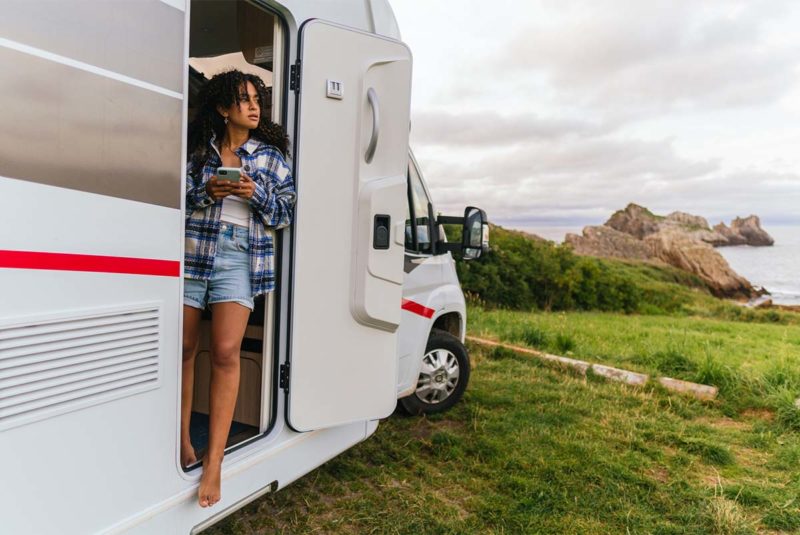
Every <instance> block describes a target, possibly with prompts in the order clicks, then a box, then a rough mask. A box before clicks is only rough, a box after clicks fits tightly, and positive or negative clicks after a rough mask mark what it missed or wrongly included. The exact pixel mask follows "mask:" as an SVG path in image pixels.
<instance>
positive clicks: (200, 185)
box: [186, 162, 215, 217]
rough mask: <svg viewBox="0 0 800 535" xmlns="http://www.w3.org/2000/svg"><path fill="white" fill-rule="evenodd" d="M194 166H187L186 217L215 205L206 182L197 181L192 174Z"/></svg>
mask: <svg viewBox="0 0 800 535" xmlns="http://www.w3.org/2000/svg"><path fill="white" fill-rule="evenodd" d="M191 171H192V164H191V162H188V163H187V164H186V217H189V216H190V215H191V214H192V212H195V211H197V210H202V209H203V208H205V207H207V206H211V205H212V204H214V202H215V201H214V199H212V198H211V196H210V195H209V194H208V192H207V191H206V182H205V180H203V179H202V178H201V179H200V180H197V179H196V178H195V177H194V176H192V174H191Z"/></svg>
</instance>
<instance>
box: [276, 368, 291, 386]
mask: <svg viewBox="0 0 800 535" xmlns="http://www.w3.org/2000/svg"><path fill="white" fill-rule="evenodd" d="M278 385H279V386H280V387H281V388H282V389H284V390H287V391H288V390H289V363H288V362H287V363H286V364H281V367H280V373H279V374H278Z"/></svg>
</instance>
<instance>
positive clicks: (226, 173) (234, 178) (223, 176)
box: [217, 167, 241, 182]
mask: <svg viewBox="0 0 800 535" xmlns="http://www.w3.org/2000/svg"><path fill="white" fill-rule="evenodd" d="M240 177H241V171H240V170H239V168H238V167H217V180H227V181H229V182H239V180H240Z"/></svg>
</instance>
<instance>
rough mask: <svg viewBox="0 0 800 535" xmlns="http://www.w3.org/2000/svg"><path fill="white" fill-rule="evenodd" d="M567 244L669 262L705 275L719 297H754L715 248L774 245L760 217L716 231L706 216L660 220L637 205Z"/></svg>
mask: <svg viewBox="0 0 800 535" xmlns="http://www.w3.org/2000/svg"><path fill="white" fill-rule="evenodd" d="M565 242H566V243H567V244H569V245H570V246H572V248H573V250H574V251H575V252H576V253H577V254H580V255H586V256H599V257H607V258H623V259H629V260H644V261H648V262H654V263H657V264H667V265H670V266H674V267H677V268H680V269H682V270H684V271H688V272H690V273H693V274H695V275H697V276H698V277H700V278H701V279H702V280H703V281H704V282H705V283H706V284H707V285H708V287H709V289H710V290H711V291H712V292H713V293H714V294H715V295H717V296H719V297H735V298H750V297H752V296H754V295H755V293H756V292H755V290H754V289H753V287H752V285H751V284H750V282H748V281H747V279H745V278H744V277H742V276H740V275H738V274H737V273H736V272H735V271H734V270H733V269H732V268H731V267H730V265H728V262H727V261H726V260H725V259H724V258H723V257H722V255H721V254H719V253H718V252H717V251H715V250H714V247H722V246H727V245H753V246H764V245H772V244H773V243H774V240H773V239H772V237H770V235H769V234H767V232H766V231H764V230H763V229H762V228H761V222H760V220H759V218H758V217H757V216H750V217H747V218H744V219H742V218H736V219H735V220H734V221H733V222H732V223H731V226H730V227H728V226H727V225H725V224H724V223H720V224H719V225H716V226H715V227H714V228H713V229H712V228H711V227H710V226H709V224H708V221H706V220H705V219H704V218H703V217H700V216H696V215H692V214H687V213H685V212H673V213H671V214H669V215H667V216H659V215H656V214H654V213H652V212H651V211H650V210H648V209H647V208H644V207H643V206H639V205H637V204H629V205H628V206H627V207H626V208H625V209H624V210H619V211H617V212H615V213H614V214H613V215H612V216H611V217H610V218H609V220H608V221H606V223H605V224H604V225H600V226H590V227H586V228H584V229H583V233H582V235H580V236H578V235H576V234H568V235H567V236H566V239H565Z"/></svg>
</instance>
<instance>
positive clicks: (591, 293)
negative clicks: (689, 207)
mask: <svg viewBox="0 0 800 535" xmlns="http://www.w3.org/2000/svg"><path fill="white" fill-rule="evenodd" d="M457 269H458V277H459V279H460V281H461V286H462V288H463V289H464V290H465V291H466V292H469V294H470V295H472V296H474V297H473V298H474V299H477V300H480V302H482V303H483V304H485V305H487V306H495V307H501V308H508V309H513V310H547V311H562V310H601V311H607V312H625V313H634V312H640V313H641V312H645V313H670V312H676V311H682V310H683V308H684V307H685V306H686V305H687V304H688V303H689V302H691V300H692V299H691V290H689V288H687V287H691V288H700V289H702V290H703V291H706V290H705V286H703V283H702V282H701V281H700V280H699V279H698V278H697V277H695V276H694V275H690V274H688V273H683V272H681V271H679V270H676V269H671V268H660V267H656V266H651V265H648V264H641V263H626V262H623V261H615V260H607V259H599V258H592V257H584V256H578V255H576V254H575V253H573V251H572V249H571V248H570V247H569V246H567V245H557V244H555V243H553V242H550V241H545V240H538V239H535V238H533V237H531V236H530V235H527V234H524V233H521V232H515V231H509V230H506V229H503V228H501V227H493V228H492V231H491V250H490V251H489V252H488V253H486V254H485V255H484V256H483V257H482V258H481V259H480V260H477V261H472V262H459V263H458V264H457Z"/></svg>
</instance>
